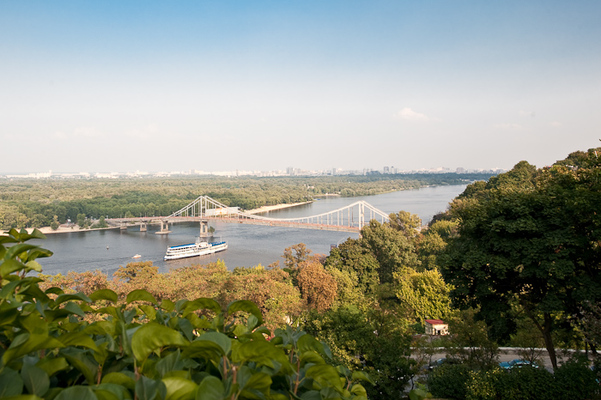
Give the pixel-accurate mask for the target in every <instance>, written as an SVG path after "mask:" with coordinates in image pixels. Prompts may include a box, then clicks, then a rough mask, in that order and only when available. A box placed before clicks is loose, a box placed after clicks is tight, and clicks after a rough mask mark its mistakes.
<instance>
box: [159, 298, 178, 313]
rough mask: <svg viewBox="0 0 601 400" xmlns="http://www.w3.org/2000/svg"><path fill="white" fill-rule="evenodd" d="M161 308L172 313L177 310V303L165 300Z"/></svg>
mask: <svg viewBox="0 0 601 400" xmlns="http://www.w3.org/2000/svg"><path fill="white" fill-rule="evenodd" d="M161 308H162V309H163V310H165V311H168V312H171V311H173V310H175V303H174V302H172V301H171V300H169V299H163V301H161Z"/></svg>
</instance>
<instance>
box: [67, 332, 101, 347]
mask: <svg viewBox="0 0 601 400" xmlns="http://www.w3.org/2000/svg"><path fill="white" fill-rule="evenodd" d="M57 339H58V340H59V341H60V342H61V343H62V344H64V345H65V347H68V346H79V347H87V348H88V349H92V350H94V351H98V347H97V346H96V343H95V342H94V340H93V339H92V338H91V337H90V336H88V335H86V334H85V333H82V332H70V333H65V334H63V335H61V336H59V337H58V338H57Z"/></svg>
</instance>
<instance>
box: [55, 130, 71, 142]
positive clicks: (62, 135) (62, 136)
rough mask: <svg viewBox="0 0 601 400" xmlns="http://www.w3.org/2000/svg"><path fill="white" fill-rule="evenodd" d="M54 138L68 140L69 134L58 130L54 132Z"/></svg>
mask: <svg viewBox="0 0 601 400" xmlns="http://www.w3.org/2000/svg"><path fill="white" fill-rule="evenodd" d="M54 138H55V139H57V140H67V139H68V138H69V136H68V135H67V134H66V133H65V132H61V131H57V132H54Z"/></svg>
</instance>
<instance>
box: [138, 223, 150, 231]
mask: <svg viewBox="0 0 601 400" xmlns="http://www.w3.org/2000/svg"><path fill="white" fill-rule="evenodd" d="M147 230H148V225H146V223H144V222H142V223H141V224H140V232H146V231H147Z"/></svg>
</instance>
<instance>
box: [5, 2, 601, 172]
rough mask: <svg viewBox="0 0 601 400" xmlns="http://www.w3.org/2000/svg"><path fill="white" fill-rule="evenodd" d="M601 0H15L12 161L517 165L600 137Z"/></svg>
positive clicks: (18, 166) (323, 166)
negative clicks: (169, 0)
mask: <svg viewBox="0 0 601 400" xmlns="http://www.w3.org/2000/svg"><path fill="white" fill-rule="evenodd" d="M600 14H601V3H600V2H598V1H595V0H577V1H574V2H564V1H559V0H550V1H542V0H537V1H532V0H526V1H523V0H522V1H518V0H509V1H506V2H480V1H475V0H474V1H454V2H448V1H443V0H433V1H430V2H409V1H392V0H388V1H384V0H375V1H348V0H345V1H342V0H334V1H328V2H318V1H314V0H307V1H304V2H276V1H256V2H245V1H230V2H208V1H188V0H184V1H180V2H175V3H165V2H158V1H147V2H117V1H103V2H77V1H64V0H59V1H56V2H45V1H39V0H37V1H27V2H3V3H1V5H0V27H1V28H0V38H1V39H2V40H0V54H1V56H0V57H1V58H2V62H1V63H0V72H2V73H1V74H0V144H1V146H2V149H3V154H2V155H3V157H2V165H1V167H0V170H1V171H0V172H2V171H5V173H8V171H10V173H14V174H18V173H35V172H46V171H49V170H52V171H56V172H60V171H65V172H74V173H76V172H100V171H102V172H111V171H117V172H126V171H148V172H157V171H190V170H201V171H208V172H211V171H235V170H241V171H242V170H244V171H272V170H282V169H285V168H287V167H294V168H298V169H303V170H327V169H332V168H340V169H342V170H361V169H363V168H371V169H375V170H378V169H381V168H382V167H383V166H394V167H396V168H398V169H399V170H420V169H430V168H436V167H448V168H451V169H455V168H458V167H463V168H466V169H493V168H500V169H510V168H511V167H513V166H514V165H515V164H516V163H518V162H519V161H521V160H526V161H528V162H530V163H531V164H534V165H536V166H537V167H542V166H545V165H550V164H552V163H553V162H555V161H557V160H560V159H563V158H565V157H566V156H567V155H568V154H569V153H571V152H573V151H576V150H587V149H588V148H592V147H597V146H599V138H601V133H600V132H599V128H598V127H599V126H600V125H601V114H600V113H599V112H598V110H597V109H598V105H599V104H601V90H600V89H601V74H600V72H599V71H601V26H600V24H599V23H598V17H599V15H600Z"/></svg>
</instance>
